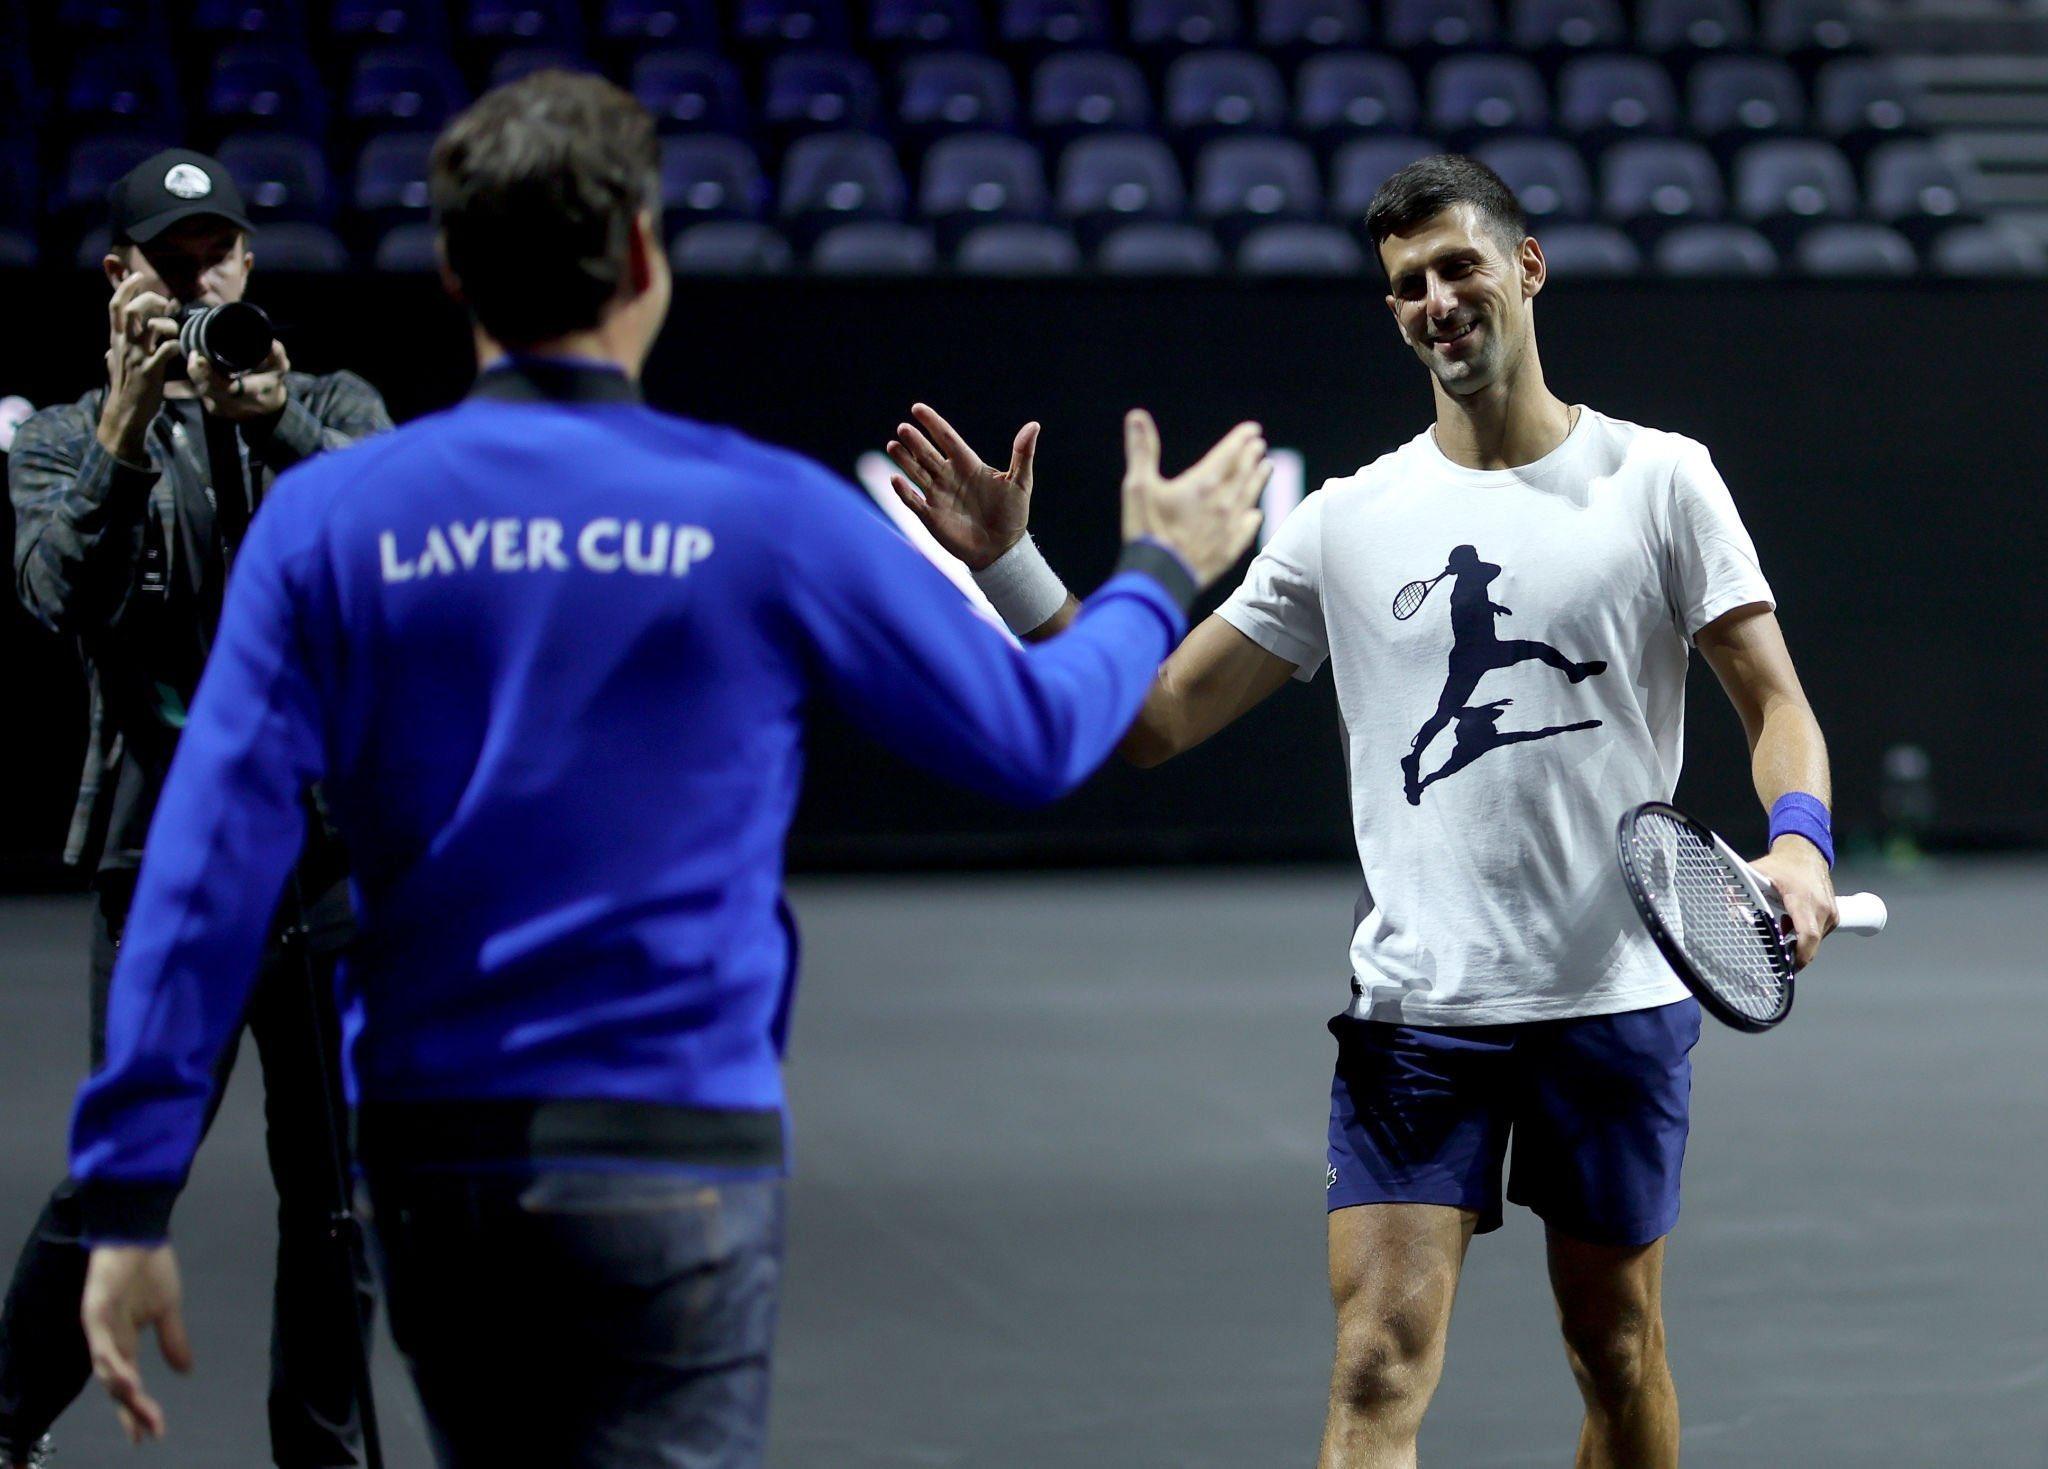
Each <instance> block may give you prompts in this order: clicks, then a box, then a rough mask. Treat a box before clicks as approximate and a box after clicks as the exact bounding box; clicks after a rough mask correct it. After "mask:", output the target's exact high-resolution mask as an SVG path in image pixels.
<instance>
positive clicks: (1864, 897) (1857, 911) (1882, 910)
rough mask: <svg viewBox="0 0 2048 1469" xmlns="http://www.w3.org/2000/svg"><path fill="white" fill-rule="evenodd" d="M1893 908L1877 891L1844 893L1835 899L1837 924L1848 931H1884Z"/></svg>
mask: <svg viewBox="0 0 2048 1469" xmlns="http://www.w3.org/2000/svg"><path fill="white" fill-rule="evenodd" d="M1890 918H1891V910H1890V909H1888V908H1886V907H1885V905H1884V899H1883V898H1880V897H1879V896H1878V895H1877V894H1876V893H1843V894H1842V895H1841V896H1839V897H1837V898H1836V899H1835V926H1836V927H1837V928H1840V929H1843V930H1844V931H1846V932H1848V933H1883V932H1884V926H1885V923H1886V922H1887V921H1888V920H1889V919H1890Z"/></svg>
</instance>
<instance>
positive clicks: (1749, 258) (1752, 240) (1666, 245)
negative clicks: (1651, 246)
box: [1654, 224, 1778, 277]
mask: <svg viewBox="0 0 2048 1469" xmlns="http://www.w3.org/2000/svg"><path fill="white" fill-rule="evenodd" d="M1654 259H1655V261H1656V265H1657V272H1658V274H1660V275H1675V276H1735V277H1740V276H1769V275H1776V274H1777V273H1778V252H1777V251H1776V250H1774V249H1772V248H1771V242H1770V241H1769V240H1767V239H1765V238H1764V237H1763V236H1762V235H1760V234H1758V233H1757V232H1756V231H1755V230H1753V229H1751V228H1749V226H1747V225H1741V224H1687V225H1680V226H1679V227H1678V228H1677V229H1675V230H1673V231H1671V232H1670V233H1669V234H1667V235H1665V236H1664V238H1663V239H1661V240H1659V241H1658V242H1657V247H1656V250H1655V252H1654Z"/></svg>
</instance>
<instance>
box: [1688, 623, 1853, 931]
mask: <svg viewBox="0 0 2048 1469" xmlns="http://www.w3.org/2000/svg"><path fill="white" fill-rule="evenodd" d="M1694 641H1695V642H1696V643H1697V644H1698V646H1699V650H1700V652H1701V653H1703V654H1705V655H1706V659H1707V662H1708V664H1710V665H1711V666H1712V668H1713V670H1714V674H1715V676H1716V677H1717V678H1719V679H1720V680H1721V687H1722V688H1723V689H1724V690H1726V691H1727V694H1728V701H1729V702H1730V703H1731V704H1733V705H1734V706H1735V712H1736V714H1737V715H1739V716H1740V717H1741V719H1742V728H1743V732H1744V733H1745V734H1746V735H1747V736H1748V737H1749V762H1750V778H1751V779H1752V780H1753V781H1754V782H1755V783H1756V794H1757V799H1758V800H1760V801H1762V802H1763V805H1764V809H1765V810H1766V811H1768V810H1770V809H1771V808H1772V807H1773V806H1775V805H1776V804H1777V802H1778V800H1779V798H1780V797H1782V796H1784V795H1786V794H1788V793H1792V792H1804V793H1805V794H1807V795H1810V796H1813V797H1816V798H1817V799H1819V800H1820V801H1821V802H1822V803H1823V804H1827V805H1832V804H1833V801H1834V792H1833V786H1832V783H1831V782H1830V779H1829V775H1828V749H1827V742H1826V740H1824V739H1823V738H1822V737H1821V732H1820V723H1819V721H1818V720H1816V719H1815V718H1814V717H1813V709H1812V706H1810V705H1809V704H1808V703H1807V702H1806V691H1805V690H1804V689H1802V688H1801V687H1800V685H1799V674H1798V671H1797V670H1796V669H1794V668H1793V666H1792V655H1791V653H1790V652H1789V651H1788V650H1787V649H1786V647H1785V635H1784V632H1783V631H1782V630H1781V629H1780V628H1779V626H1778V619H1777V615H1776V614H1775V613H1773V612H1772V611H1771V610H1770V608H1768V607H1766V606H1764V605H1763V604H1761V603H1751V604H1750V605H1748V606H1744V607H1737V608H1735V609H1734V610H1733V611H1730V612H1726V613H1723V614H1722V615H1721V616H1720V617H1717V618H1716V619H1714V621H1712V622H1710V623H1708V624H1707V625H1706V626H1705V627H1703V628H1701V629H1700V630H1699V633H1698V635H1697V636H1696V637H1695V639H1694ZM1754 865H1755V867H1756V868H1757V870H1758V871H1759V872H1762V873H1763V874H1764V875H1765V876H1767V877H1769V878H1770V880H1771V881H1772V882H1773V883H1774V884H1775V885H1776V886H1777V889H1778V892H1779V895H1780V896H1781V897H1782V898H1783V900H1784V903H1785V910H1786V916H1787V917H1789V918H1790V919H1791V920H1792V924H1793V928H1794V930H1795V931H1796V933H1797V944H1796V945H1795V953H1796V957H1797V958H1798V961H1799V963H1800V964H1801V965H1802V966H1803V965H1805V964H1808V963H1810V962H1811V961H1812V959H1813V956H1814V952H1815V951H1816V950H1817V949H1818V948H1819V947H1820V941H1821V940H1822V939H1823V938H1825V937H1826V936H1827V935H1828V934H1829V933H1831V932H1832V931H1833V930H1834V927H1835V889H1834V883H1833V880H1832V879H1831V878H1830V877H1829V875H1828V860H1827V858H1826V857H1824V856H1823V855H1822V853H1821V850H1820V848H1819V847H1817V846H1815V845H1814V844H1813V842H1811V841H1810V840H1808V839H1807V838H1806V837H1803V836H1800V835H1797V834H1796V833H1789V832H1788V833H1787V834H1785V835H1783V836H1781V837H1779V838H1778V839H1777V840H1776V841H1775V842H1773V843H1772V844H1771V850H1770V854H1769V855H1768V856H1766V857H1763V858H1761V859H1760V860H1758V861H1757V862H1756V863H1755V864H1754Z"/></svg>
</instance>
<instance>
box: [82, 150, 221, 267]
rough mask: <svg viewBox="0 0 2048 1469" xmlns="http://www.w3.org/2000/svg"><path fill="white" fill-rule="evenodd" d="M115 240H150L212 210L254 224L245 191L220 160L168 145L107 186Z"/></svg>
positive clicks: (214, 213) (219, 215) (110, 221)
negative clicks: (238, 186)
mask: <svg viewBox="0 0 2048 1469" xmlns="http://www.w3.org/2000/svg"><path fill="white" fill-rule="evenodd" d="M107 203H108V205H109V207H110V216H109V218H108V221H107V223H108V225H109V227H110V228H111V229H112V230H113V232H114V238H115V239H116V240H133V241H134V242H135V243H136V244H138V245H147V244H148V243H149V242H150V241H151V240H153V239H155V238H156V237H157V236H158V235H160V234H162V233H163V232H164V231H165V230H167V229H169V228H170V227H171V226H172V225H174V224H176V223H177V222H178V221H179V220H181V219H190V218H192V217H193V216H194V215H199V214H209V215H212V216H214V217H215V218H217V219H224V220H226V221H227V222H228V223H229V224H233V225H239V226H240V227H241V228H243V229H245V230H246V229H253V228H254V226H253V225H251V224H250V223H249V213H248V210H247V208H246V207H244V205H243V203H242V191H241V190H240V189H237V188H236V187H235V181H234V180H233V179H232V178H229V177H228V171H227V170H226V169H225V168H222V167H221V166H220V161H219V160H218V159H214V158H208V157H207V156H206V155H205V154H204V153H194V152H193V151H192V150H191V149H190V148H167V149H165V150H164V151H163V152H161V153H159V154H157V155H156V156H155V157H153V158H150V159H148V160H147V161H145V162H143V163H139V164H137V165H136V166H135V167H134V168H131V169H129V170H128V172H127V173H125V174H123V175H122V176H121V177H120V178H119V179H117V180H116V181H115V183H114V186H113V188H111V189H109V190H108V191H107Z"/></svg>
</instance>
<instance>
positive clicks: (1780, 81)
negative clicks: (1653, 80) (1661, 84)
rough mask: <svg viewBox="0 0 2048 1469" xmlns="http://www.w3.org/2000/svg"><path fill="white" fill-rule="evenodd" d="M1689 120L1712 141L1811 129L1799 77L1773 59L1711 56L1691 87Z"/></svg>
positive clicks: (1697, 133) (1697, 134)
mask: <svg viewBox="0 0 2048 1469" xmlns="http://www.w3.org/2000/svg"><path fill="white" fill-rule="evenodd" d="M1686 97H1687V103H1688V105H1687V108H1686V122H1687V126H1688V128H1689V129H1690V130H1691V132H1692V133H1693V135H1694V136H1695V137H1698V138H1701V139H1704V140H1705V141H1707V142H1719V141H1724V140H1725V141H1729V142H1733V141H1736V140H1739V139H1746V138H1756V137H1768V136H1770V135H1772V134H1774V133H1796V132H1800V131H1802V130H1803V129H1804V128H1805V126H1806V97H1805V94H1804V93H1803V92H1802V91H1801V90H1800V86H1799V78H1798V77H1797V76H1795V75H1793V72H1792V68H1791V67H1789V66H1787V65H1786V64H1785V63H1784V62H1782V61H1779V60H1777V59H1776V58H1775V57H1769V56H1710V57H1708V58H1706V59H1705V60H1704V61H1702V62H1700V64H1699V65H1697V66H1695V67H1694V68H1693V69H1692V76H1691V78H1690V79H1689V80H1688V81H1687V83H1686Z"/></svg>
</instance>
